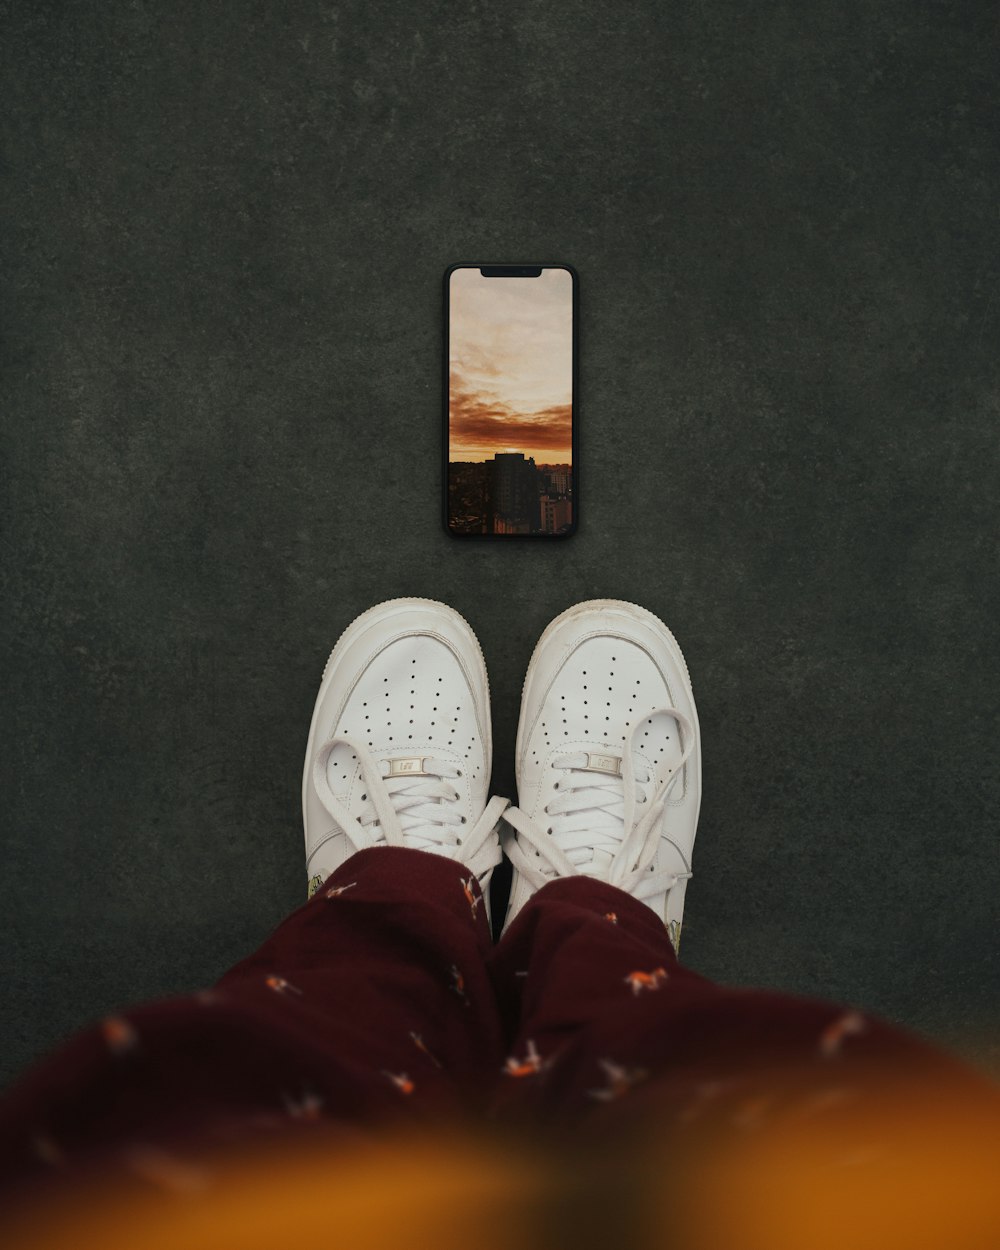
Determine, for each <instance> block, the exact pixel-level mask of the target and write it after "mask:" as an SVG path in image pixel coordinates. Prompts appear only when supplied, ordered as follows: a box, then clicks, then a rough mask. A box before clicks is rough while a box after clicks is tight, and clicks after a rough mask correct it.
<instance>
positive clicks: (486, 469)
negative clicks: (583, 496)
mask: <svg viewBox="0 0 1000 1250" xmlns="http://www.w3.org/2000/svg"><path fill="white" fill-rule="evenodd" d="M448 512H449V522H448V523H449V525H450V526H451V528H452V529H453V530H455V531H456V532H457V533H464V534H559V533H561V532H562V531H563V530H565V529H566V528H567V527H568V526H569V525H570V524H571V523H572V520H573V470H572V466H571V465H568V464H557V465H548V464H544V465H536V464H535V460H534V458H533V457H532V456H526V455H525V454H524V452H520V451H502V452H496V453H495V454H494V456H493V459H492V460H480V461H468V460H466V461H461V460H453V461H452V462H451V464H450V465H449V466H448Z"/></svg>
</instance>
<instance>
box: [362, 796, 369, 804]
mask: <svg viewBox="0 0 1000 1250" xmlns="http://www.w3.org/2000/svg"><path fill="white" fill-rule="evenodd" d="M367 797H368V795H367V794H363V795H362V796H361V802H362V803H363V802H364V801H365V799H366V798H367Z"/></svg>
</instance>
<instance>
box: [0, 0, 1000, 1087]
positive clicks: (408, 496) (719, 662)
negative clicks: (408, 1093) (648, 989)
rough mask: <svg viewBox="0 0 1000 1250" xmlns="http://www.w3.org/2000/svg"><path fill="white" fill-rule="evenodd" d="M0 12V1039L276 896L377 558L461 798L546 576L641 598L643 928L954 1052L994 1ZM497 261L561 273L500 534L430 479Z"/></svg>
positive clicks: (972, 655)
mask: <svg viewBox="0 0 1000 1250" xmlns="http://www.w3.org/2000/svg"><path fill="white" fill-rule="evenodd" d="M15 8H16V9H17V10H19V11H17V12H15ZM5 13H6V33H5V35H4V38H3V39H2V40H0V43H2V45H3V47H4V55H5V57H6V58H7V61H8V74H7V77H8V82H9V83H10V88H9V91H8V101H7V107H6V108H5V110H4V113H3V118H2V125H3V128H4V131H5V138H6V151H7V164H8V170H7V179H6V185H7V190H6V193H5V230H4V246H5V249H6V264H5V272H6V288H7V290H6V299H5V306H6V317H5V321H6V331H5V340H4V349H3V350H4V382H3V387H4V401H3V402H4V413H5V418H6V419H5V422H4V427H3V448H2V452H3V465H4V473H5V480H4V505H5V506H4V521H3V539H2V542H3V582H2V587H3V606H4V612H3V637H2V648H3V657H4V660H5V668H6V676H5V679H4V700H3V713H4V714H3V717H2V742H0V748H2V749H0V760H2V769H3V782H4V794H5V802H4V834H3V839H4V841H3V854H2V878H0V914H2V916H3V930H4V959H3V969H2V974H0V975H2V990H0V1012H2V1021H0V1037H2V1039H3V1045H2V1053H0V1064H2V1072H0V1078H3V1079H7V1078H9V1077H10V1076H12V1075H13V1074H14V1073H15V1072H17V1071H18V1070H20V1069H21V1068H22V1067H23V1066H24V1065H26V1064H27V1063H29V1062H30V1061H31V1060H33V1059H34V1058H35V1057H37V1056H39V1055H40V1054H42V1053H44V1052H45V1051H47V1050H48V1049H50V1048H51V1047H52V1046H54V1045H55V1044H56V1043H58V1042H59V1041H60V1040H61V1039H63V1038H65V1037H66V1036H67V1035H68V1034H69V1033H71V1032H73V1031H74V1030H76V1029H77V1028H79V1027H80V1026H82V1025H84V1024H86V1023H88V1022H91V1021H93V1020H94V1019H95V1018H97V1017H99V1016H100V1015H101V1014H103V1013H105V1012H107V1011H110V1010H112V1009H115V1008H118V1007H121V1006H124V1005H126V1004H128V1003H134V1002H136V1001H139V1000H142V999H144V998H147V997H151V996H159V995H164V994H169V993H174V992H179V991H185V990H189V989H193V988H195V987H198V986H201V985H203V984H205V983H206V982H208V981H210V980H212V979H213V978H215V977H216V976H217V975H219V974H220V973H221V972H222V971H223V970H224V969H225V968H226V967H227V965H228V964H230V963H231V962H232V961H234V960H236V959H237V958H238V957H240V956H242V955H244V954H245V953H247V952H248V950H249V949H251V948H252V947H253V945H254V944H256V943H257V942H258V941H259V940H260V939H261V938H263V937H264V935H265V934H266V933H268V931H269V930H270V929H271V928H272V926H273V925H275V924H276V923H277V922H278V920H279V919H280V918H281V917H282V916H283V915H284V914H285V913H286V912H287V911H288V910H290V909H291V908H293V907H295V906H296V905H297V904H298V903H300V902H301V901H302V900H303V898H304V892H305V876H304V871H303V855H302V830H301V812H300V800H299V787H300V779H301V769H302V763H303V754H304V750H305V743H306V734H307V730H308V727H309V720H310V715H311V712H312V706H313V700H314V697H315V694H316V691H317V688H318V683H319V679H320V674H321V671H322V668H323V664H324V661H325V658H326V655H327V653H328V651H329V649H330V648H331V647H332V645H333V642H334V641H335V639H336V637H337V635H338V634H339V633H340V631H341V630H342V629H343V628H344V626H345V625H346V624H347V623H348V622H349V621H350V620H351V618H352V617H353V616H354V615H355V614H357V613H358V612H360V611H362V610H363V609H365V608H367V607H368V606H370V605H371V604H372V603H374V602H377V601H378V600H381V599H385V598H389V597H392V596H397V595H411V594H412V595H423V596H429V597H432V598H440V599H443V600H446V601H447V602H449V603H451V604H453V605H454V606H455V607H457V608H458V610H459V611H461V612H462V613H464V614H465V615H466V617H467V618H468V619H469V621H470V622H471V623H472V624H473V626H474V628H475V629H476V630H477V631H478V633H479V636H480V639H481V641H482V644H483V647H484V649H485V652H486V656H487V660H488V663H489V666H490V672H491V676H492V680H493V687H494V694H495V703H494V721H495V729H496V737H497V757H496V763H495V770H494V782H495V789H496V791H497V792H499V793H502V794H507V795H511V796H512V795H513V793H514V790H513V784H514V783H513V776H512V752H513V738H514V728H515V724H516V716H517V709H518V698H519V693H520V685H521V679H522V676H523V672H524V668H525V665H526V663H527V660H528V657H529V655H530V652H531V649H532V646H533V644H534V642H535V640H536V638H537V636H538V634H539V633H540V631H541V630H542V629H543V628H544V626H545V624H546V623H547V622H548V621H549V620H550V619H551V617H553V616H554V615H555V614H556V613H558V612H560V611H561V610H562V609H564V608H565V607H567V606H568V605H570V604H572V603H574V602H576V601H577V600H580V599H583V598H590V597H594V596H614V597H620V598H626V599H631V600H635V601H638V602H640V603H642V604H644V605H646V606H647V607H649V608H650V609H652V610H653V611H654V612H656V613H658V614H659V615H661V616H662V617H663V618H664V619H665V620H666V621H667V623H668V624H669V625H670V626H671V627H672V628H673V630H674V632H675V633H676V635H677V637H678V639H679V640H680V642H681V645H682V646H683V647H684V649H685V651H686V653H687V656H688V660H689V663H690V667H691V671H692V674H693V678H694V686H695V694H696V697H697V700H698V706H699V710H700V715H701V719H702V725H703V735H704V759H705V797H704V805H703V810H702V820H701V825H700V829H699V833H698V840H697V843H696V846H695V861H694V868H695V876H694V878H693V880H692V882H691V884H690V886H689V889H688V894H687V900H688V901H687V910H686V915H685V920H686V925H685V935H684V943H683V947H682V954H683V955H684V957H685V959H686V961H687V962H688V963H689V964H690V965H691V966H692V967H694V968H695V969H697V970H698V971H700V972H702V973H704V974H706V975H708V976H710V977H713V978H716V979H718V980H721V981H724V982H727V983H737V984H744V985H763V986H773V987H781V988H784V989H787V990H791V991H796V992H800V993H803V994H808V995H815V996H822V997H832V998H835V999H839V1000H843V1001H849V1002H851V1003H854V1004H857V1005H859V1006H860V1007H862V1008H864V1009H867V1010H869V1011H873V1012H876V1013H879V1014H881V1015H883V1016H885V1017H887V1018H889V1019H891V1020H894V1021H897V1022H901V1023H903V1024H906V1025H908V1026H910V1027H911V1028H914V1029H916V1030H918V1031H921V1032H923V1033H924V1034H925V1035H927V1036H930V1037H933V1038H935V1039H938V1040H940V1041H942V1042H944V1043H946V1044H948V1045H949V1046H952V1047H954V1048H955V1049H956V1050H960V1051H961V1052H962V1053H964V1054H966V1055H967V1056H968V1057H970V1058H971V1059H973V1060H974V1061H975V1062H977V1063H980V1064H981V1065H982V1066H984V1067H990V1068H991V1070H994V1071H996V1070H997V1068H998V1062H1000V1060H998V1051H997V1049H996V1045H995V1036H996V1025H997V1022H998V1013H997V1006H998V1000H1000V994H998V959H997V942H996V929H995V910H994V909H995V905H996V897H997V884H998V848H997V811H998V809H1000V792H998V791H1000V771H998V764H997V760H998V753H997V735H996V730H997V715H996V714H997V708H998V633H997V620H998V614H1000V612H998V609H1000V604H998V567H997V545H996V521H997V516H996V511H997V492H998V485H1000V475H998V436H997V394H998V368H997V350H996V349H997V329H998V320H1000V316H998V311H1000V310H998V301H997V298H996V287H997V280H998V276H1000V274H998V269H1000V266H998V259H1000V255H998V254H1000V247H998V233H997V218H996V204H997V192H998V188H1000V179H998V161H997V148H996V144H995V134H994V132H993V131H992V130H991V114H992V117H993V118H994V119H995V108H996V105H997V103H998V100H997V94H998V92H997V78H996V73H995V62H994V60H993V52H992V49H991V43H992V38H993V34H994V9H993V6H992V5H991V4H986V3H964V4H960V3H947V2H943V3H937V2H935V3H931V2H929V0H888V2H887V3H883V4H880V5H878V6H867V5H856V4H847V3H842V2H835V0H820V2H819V3H816V4H812V5H806V6H794V5H792V6H789V5H785V4H780V5H779V4H770V3H765V4H763V5H746V4H744V3H742V2H741V3H736V2H732V3H726V2H724V0H705V2H704V3H697V2H684V0H681V3H678V4H671V5H661V4H657V3H654V2H653V0H642V2H640V3H637V4H630V5H611V4H600V3H595V2H592V0H576V2H570V0H556V3H553V4H545V5H538V4H534V3H527V2H525V0H511V2H509V3H503V4H500V3H488V2H485V0H479V2H478V3H473V2H471V0H470V2H468V3H457V2H453V0H442V2H438V3H419V2H416V3H407V4H403V3H398V4H391V5H377V6H370V5H368V4H367V3H360V0H347V2H345V3H339V4H337V5H336V6H331V5H327V4H307V3H300V2H293V3H289V4H283V5H277V6H276V5H266V4H259V3H251V4H247V5H241V6H237V7H236V8H232V7H230V6H216V5H205V4H201V3H195V2H193V0H192V2H190V3H180V4H174V5H168V6H163V8H162V9H159V7H158V6H154V5H149V4H145V3H138V4H125V3H115V2H113V3H110V4H97V3H94V2H93V0H79V2H77V3H74V4H67V5H58V4H50V3H39V4H33V5H29V6H5ZM517 260H526V261H568V262H569V263H571V264H573V265H574V266H576V268H577V269H578V270H579V272H580V276H581V299H582V322H581V350H582V362H581V387H582V407H581V419H582V422H583V426H582V442H583V446H582V457H583V472H584V474H585V479H584V487H585V494H584V497H583V500H582V509H581V525H580V530H579V533H578V534H577V536H576V537H575V538H573V539H572V540H570V542H569V543H567V544H566V545H557V546H555V547H552V548H551V549H544V548H542V547H539V546H537V545H536V546H531V547H526V546H522V545H512V546H510V547H503V546H495V545H492V546H490V545H480V546H477V545H462V544H460V543H457V542H455V541H454V540H452V539H449V537H448V536H447V535H446V534H445V533H444V532H443V530H442V528H441V524H440V519H439V491H440V474H441V465H440V461H439V455H440V426H439V421H440V402H441V394H440V382H439V378H440V352H441V324H440V302H441V275H442V272H443V270H444V269H445V267H446V266H447V265H448V264H450V263H451V262H454V261H465V262H469V261H517Z"/></svg>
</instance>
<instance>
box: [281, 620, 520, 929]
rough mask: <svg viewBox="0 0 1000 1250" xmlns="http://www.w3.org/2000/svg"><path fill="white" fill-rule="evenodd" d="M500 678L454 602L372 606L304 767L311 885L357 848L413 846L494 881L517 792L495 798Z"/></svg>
mask: <svg viewBox="0 0 1000 1250" xmlns="http://www.w3.org/2000/svg"><path fill="white" fill-rule="evenodd" d="M492 751H493V744H492V730H491V726H490V699H489V683H488V679H487V676H486V665H485V663H484V661H483V654H482V651H481V650H480V647H479V642H478V640H477V639H476V636H475V634H474V633H473V632H472V629H471V628H470V626H469V625H468V623H467V622H466V621H465V620H464V619H463V618H462V617H461V616H459V614H458V613H457V612H455V611H454V610H453V609H452V608H449V607H447V606H446V605H445V604H443V603H435V602H434V601H433V600H430V599H391V600H389V601H388V602H387V603H380V604H377V605H376V606H375V607H373V608H370V609H369V610H368V611H367V612H364V613H362V615H361V616H359V617H358V618H357V619H356V620H355V621H353V622H352V623H351V624H350V625H349V626H348V627H347V629H346V630H345V631H344V633H343V634H342V635H341V637H340V639H339V641H338V642H337V645H336V646H335V647H334V649H333V651H332V652H331V654H330V658H329V659H328V660H327V662H326V668H325V669H324V670H323V679H322V683H321V685H320V688H319V694H318V696H317V698H316V706H315V709H314V710H313V717H312V725H311V726H310V729H309V743H308V745H307V747H306V760H305V770H304V772H303V776H302V815H303V820H304V822H305V837H306V872H307V875H308V877H309V894H310V896H311V895H312V894H314V893H315V892H316V890H317V889H318V888H319V886H320V885H321V884H322V883H323V882H324V881H325V880H326V878H327V877H328V876H329V875H330V874H331V873H332V872H333V871H334V869H336V868H339V867H340V865H341V864H342V863H344V861H345V860H346V859H347V858H348V857H349V856H350V855H353V854H354V852H355V851H360V850H362V849H364V848H366V847H372V846H408V847H411V848H414V849H419V850H426V851H432V852H434V853H435V854H438V855H444V856H446V857H447V858H448V859H454V860H457V861H460V862H461V863H464V864H465V865H466V866H467V867H468V868H469V870H470V872H472V873H474V874H475V875H476V877H477V878H478V879H479V882H480V887H481V889H482V892H483V897H484V899H485V903H486V917H487V920H489V905H490V904H489V883H490V878H491V877H492V875H493V869H494V868H495V867H496V865H497V864H498V863H499V862H500V860H501V858H502V854H501V850H500V838H499V834H498V833H497V831H496V826H497V823H498V821H499V819H500V816H501V814H502V813H503V811H504V809H505V808H506V807H507V805H508V800H507V799H501V798H494V799H491V800H490V802H489V803H487V802H486V796H487V791H488V788H489V782H490V769H491V767H492Z"/></svg>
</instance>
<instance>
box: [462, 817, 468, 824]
mask: <svg viewBox="0 0 1000 1250" xmlns="http://www.w3.org/2000/svg"><path fill="white" fill-rule="evenodd" d="M468 823H469V822H468V820H467V819H466V818H465V817H464V816H463V817H462V824H463V825H467V824H468Z"/></svg>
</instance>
